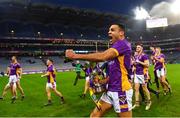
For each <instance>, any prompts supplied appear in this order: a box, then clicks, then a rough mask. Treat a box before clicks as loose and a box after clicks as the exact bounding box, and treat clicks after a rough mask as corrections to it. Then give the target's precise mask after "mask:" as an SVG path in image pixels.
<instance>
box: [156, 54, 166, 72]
mask: <svg viewBox="0 0 180 118" xmlns="http://www.w3.org/2000/svg"><path fill="white" fill-rule="evenodd" d="M156 58H157V59H161V58H163V59H164V60H165V55H164V54H160V55H159V56H156ZM154 68H155V70H158V69H161V68H165V64H164V63H161V62H159V61H155V66H154Z"/></svg>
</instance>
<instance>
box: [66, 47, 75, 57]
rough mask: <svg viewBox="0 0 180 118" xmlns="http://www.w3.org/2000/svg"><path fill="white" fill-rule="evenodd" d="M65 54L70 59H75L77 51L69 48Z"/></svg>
mask: <svg viewBox="0 0 180 118" xmlns="http://www.w3.org/2000/svg"><path fill="white" fill-rule="evenodd" d="M65 56H66V57H67V58H69V59H74V56H75V53H74V52H73V50H71V49H68V50H66V53H65Z"/></svg>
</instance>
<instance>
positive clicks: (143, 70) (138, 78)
mask: <svg viewBox="0 0 180 118" xmlns="http://www.w3.org/2000/svg"><path fill="white" fill-rule="evenodd" d="M136 52H137V55H135V62H134V65H135V68H136V69H135V78H134V83H135V100H136V103H135V105H134V106H133V109H134V108H136V107H139V105H140V104H139V87H140V84H142V88H143V90H144V92H145V94H146V96H147V105H146V108H145V110H149V109H150V106H151V99H150V93H149V90H148V88H147V83H146V79H147V78H146V77H145V75H146V74H147V72H148V67H149V60H148V56H147V55H146V54H144V53H143V47H142V45H140V44H138V45H137V46H136Z"/></svg>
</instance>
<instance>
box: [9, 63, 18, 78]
mask: <svg viewBox="0 0 180 118" xmlns="http://www.w3.org/2000/svg"><path fill="white" fill-rule="evenodd" d="M8 67H9V68H10V75H17V71H18V70H19V69H20V68H21V65H20V64H19V63H11V64H10V65H9V66H8Z"/></svg>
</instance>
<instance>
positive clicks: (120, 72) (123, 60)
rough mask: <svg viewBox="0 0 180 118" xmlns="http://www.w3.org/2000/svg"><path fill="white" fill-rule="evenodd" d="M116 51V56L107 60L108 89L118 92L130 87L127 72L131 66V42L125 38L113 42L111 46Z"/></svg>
mask: <svg viewBox="0 0 180 118" xmlns="http://www.w3.org/2000/svg"><path fill="white" fill-rule="evenodd" d="M110 49H111V50H114V51H115V52H116V56H117V57H116V58H114V59H112V60H110V61H109V62H108V70H109V82H108V91H112V92H118V91H126V90H129V89H131V84H130V82H129V80H128V74H129V71H130V68H131V44H130V43H129V42H128V41H127V40H119V41H117V42H115V43H114V44H113V45H112V46H111V48H110Z"/></svg>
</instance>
